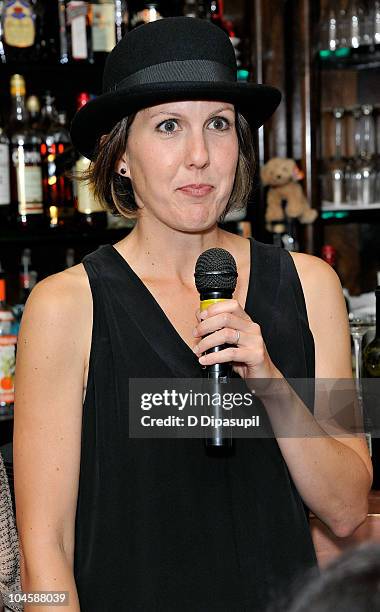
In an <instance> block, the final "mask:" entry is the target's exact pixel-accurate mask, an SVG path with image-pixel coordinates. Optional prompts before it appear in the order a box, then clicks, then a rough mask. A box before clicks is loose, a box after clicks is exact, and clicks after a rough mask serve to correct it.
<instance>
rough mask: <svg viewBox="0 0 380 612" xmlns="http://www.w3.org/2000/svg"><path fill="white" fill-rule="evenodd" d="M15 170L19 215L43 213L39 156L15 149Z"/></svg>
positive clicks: (21, 149)
mask: <svg viewBox="0 0 380 612" xmlns="http://www.w3.org/2000/svg"><path fill="white" fill-rule="evenodd" d="M12 162H13V165H14V167H15V169H16V178H17V199H18V210H19V214H20V215H33V214H34V215H35V214H42V213H43V196H42V171H41V155H40V153H39V152H38V151H27V150H25V149H24V147H21V146H19V147H17V149H15V150H14V151H13V153H12Z"/></svg>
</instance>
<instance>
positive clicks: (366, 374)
mask: <svg viewBox="0 0 380 612" xmlns="http://www.w3.org/2000/svg"><path fill="white" fill-rule="evenodd" d="M375 295H376V333H375V337H374V339H373V340H372V341H371V342H369V344H367V346H366V347H365V349H364V351H363V378H368V379H370V380H369V381H368V391H371V392H372V393H370V394H366V381H365V380H363V386H364V392H363V396H364V407H365V409H368V410H369V414H370V416H371V417H372V424H373V426H374V427H375V428H376V431H374V432H373V433H374V434H375V435H373V436H372V465H373V485H372V487H373V488H374V489H380V417H379V413H380V408H379V390H378V388H377V389H376V388H374V384H373V383H374V379H378V378H380V285H379V286H378V287H376V291H375ZM371 380H372V381H373V382H371ZM370 398H371V399H370ZM366 400H367V402H368V403H366ZM372 411H373V412H372Z"/></svg>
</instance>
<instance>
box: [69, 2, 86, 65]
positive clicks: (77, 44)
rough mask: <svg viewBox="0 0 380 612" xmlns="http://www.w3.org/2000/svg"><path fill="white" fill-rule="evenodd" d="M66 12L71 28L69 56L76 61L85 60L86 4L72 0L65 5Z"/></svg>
mask: <svg viewBox="0 0 380 612" xmlns="http://www.w3.org/2000/svg"><path fill="white" fill-rule="evenodd" d="M66 10H67V23H68V24H69V26H70V27H71V55H72V57H73V59H76V60H81V59H87V58H88V48H87V29H86V26H87V2H82V1H79V0H78V1H75V0H74V1H72V2H69V3H68V4H67V9H66Z"/></svg>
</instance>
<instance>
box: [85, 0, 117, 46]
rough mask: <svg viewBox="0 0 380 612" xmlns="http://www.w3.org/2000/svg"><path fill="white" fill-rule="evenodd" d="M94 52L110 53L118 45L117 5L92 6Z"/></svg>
mask: <svg viewBox="0 0 380 612" xmlns="http://www.w3.org/2000/svg"><path fill="white" fill-rule="evenodd" d="M91 8H92V50H93V51H105V52H107V53H109V52H110V51H112V49H113V48H114V46H115V45H116V32H115V5H114V4H92V5H91Z"/></svg>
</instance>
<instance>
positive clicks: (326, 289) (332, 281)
mask: <svg viewBox="0 0 380 612" xmlns="http://www.w3.org/2000/svg"><path fill="white" fill-rule="evenodd" d="M292 256H293V259H294V263H295V265H296V268H297V271H298V274H299V277H300V281H301V284H302V288H303V291H304V296H305V302H306V308H307V313H308V319H309V325H310V329H311V331H312V333H313V336H314V343H315V376H316V379H324V378H325V379H327V378H330V379H350V378H352V367H351V345H350V331H349V325H348V317H347V311H346V306H345V302H344V298H343V294H342V288H341V285H340V281H339V278H338V277H337V275H336V273H335V272H334V270H333V269H332V268H331V267H330V266H329V265H328V264H326V263H325V262H323V261H322V260H321V259H319V258H317V257H312V256H310V255H304V254H301V253H295V254H292ZM317 397H318V396H317ZM322 403H323V398H322ZM323 412H324V406H323V405H322V404H318V402H316V405H315V417H316V419H317V421H320V419H321V416H322V414H323ZM279 446H280V448H281V451H282V453H283V455H284V457H285V459H286V462H287V464H288V467H289V470H290V472H291V474H292V477H293V480H294V482H295V484H296V486H297V488H298V490H299V491H300V494H301V495H302V497H303V499H304V501H305V503H306V504H307V505H308V506H309V507H310V508H311V509H312V510H313V511H314V512H315V514H317V515H318V516H319V517H320V518H321V519H322V520H324V521H325V522H326V523H327V524H328V525H329V527H330V528H331V529H332V531H334V533H335V534H336V535H338V536H342V537H345V536H347V535H349V534H350V533H352V531H354V530H355V528H356V527H357V526H358V525H359V524H360V523H362V522H363V521H364V520H365V518H366V516H367V510H368V492H369V490H370V488H371V483H372V463H371V459H370V456H369V453H368V448H367V444H366V441H365V439H364V437H363V436H356V437H352V438H348V437H341V438H339V439H335V438H333V437H331V436H330V437H328V436H324V437H322V438H318V437H317V438H313V437H311V438H302V439H297V438H293V439H292V438H282V439H280V440H279Z"/></svg>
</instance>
